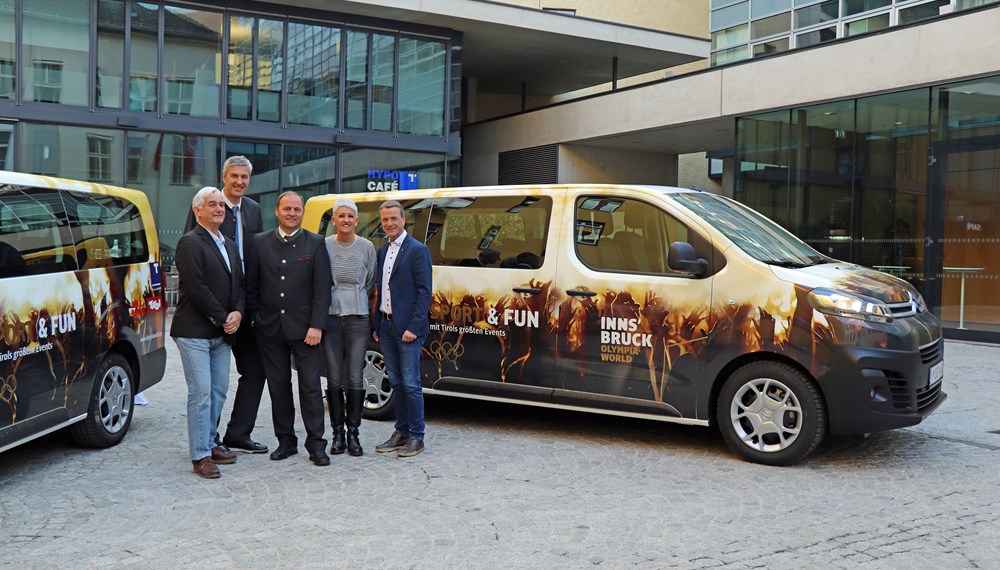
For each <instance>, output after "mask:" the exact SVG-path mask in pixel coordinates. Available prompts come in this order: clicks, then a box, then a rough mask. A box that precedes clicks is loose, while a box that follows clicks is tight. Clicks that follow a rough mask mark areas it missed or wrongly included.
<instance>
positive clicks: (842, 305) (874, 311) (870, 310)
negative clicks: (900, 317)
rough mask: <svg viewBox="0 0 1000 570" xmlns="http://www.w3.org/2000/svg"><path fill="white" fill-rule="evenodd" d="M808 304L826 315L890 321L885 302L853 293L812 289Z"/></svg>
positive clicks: (883, 321)
mask: <svg viewBox="0 0 1000 570" xmlns="http://www.w3.org/2000/svg"><path fill="white" fill-rule="evenodd" d="M809 304H810V305H812V307H813V308H814V309H816V310H817V311H819V312H821V313H826V314H828V315H836V316H838V317H847V318H849V319H864V320H866V321H871V322H873V323H891V322H892V313H891V312H890V311H889V307H887V306H886V304H885V303H883V302H882V301H879V300H878V299H872V298H871V297H865V296H863V295H856V294H854V293H847V292H844V291H834V290H832V289H813V290H812V291H810V292H809Z"/></svg>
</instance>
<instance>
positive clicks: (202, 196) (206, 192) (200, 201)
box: [191, 186, 222, 210]
mask: <svg viewBox="0 0 1000 570" xmlns="http://www.w3.org/2000/svg"><path fill="white" fill-rule="evenodd" d="M214 192H218V193H219V194H222V190H219V189H218V188H216V187H215V186H205V187H204V188H202V189H201V190H198V192H196V193H195V195H194V199H192V200H191V207H192V208H194V209H196V210H200V209H202V208H203V207H205V200H207V199H208V197H209V196H211V195H212V194H213V193H214Z"/></svg>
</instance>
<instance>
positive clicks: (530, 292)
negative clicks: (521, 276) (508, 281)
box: [514, 287, 542, 295]
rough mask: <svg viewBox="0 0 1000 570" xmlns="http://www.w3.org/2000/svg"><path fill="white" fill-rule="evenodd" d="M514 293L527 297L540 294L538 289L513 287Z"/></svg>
mask: <svg viewBox="0 0 1000 570" xmlns="http://www.w3.org/2000/svg"><path fill="white" fill-rule="evenodd" d="M514 292H515V293H526V294H528V295H537V294H539V293H541V292H542V290H541V289H540V288H538V287H514Z"/></svg>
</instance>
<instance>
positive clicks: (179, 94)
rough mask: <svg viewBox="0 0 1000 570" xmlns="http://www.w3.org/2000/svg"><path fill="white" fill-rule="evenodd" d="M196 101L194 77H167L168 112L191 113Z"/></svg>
mask: <svg viewBox="0 0 1000 570" xmlns="http://www.w3.org/2000/svg"><path fill="white" fill-rule="evenodd" d="M193 101H194V79H176V78H175V79H167V109H166V111H167V113H168V114H170V115H190V114H191V103H192V102H193Z"/></svg>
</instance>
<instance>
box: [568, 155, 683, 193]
mask: <svg viewBox="0 0 1000 570" xmlns="http://www.w3.org/2000/svg"><path fill="white" fill-rule="evenodd" d="M574 182H581V183H582V182H594V183H598V182H618V183H623V184H662V185H666V186H675V185H677V157H676V156H673V155H669V154H662V153H654V152H635V151H626V150H619V149H609V148H599V147H593V146H585V145H562V146H560V147H559V183H560V184H570V183H574Z"/></svg>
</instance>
